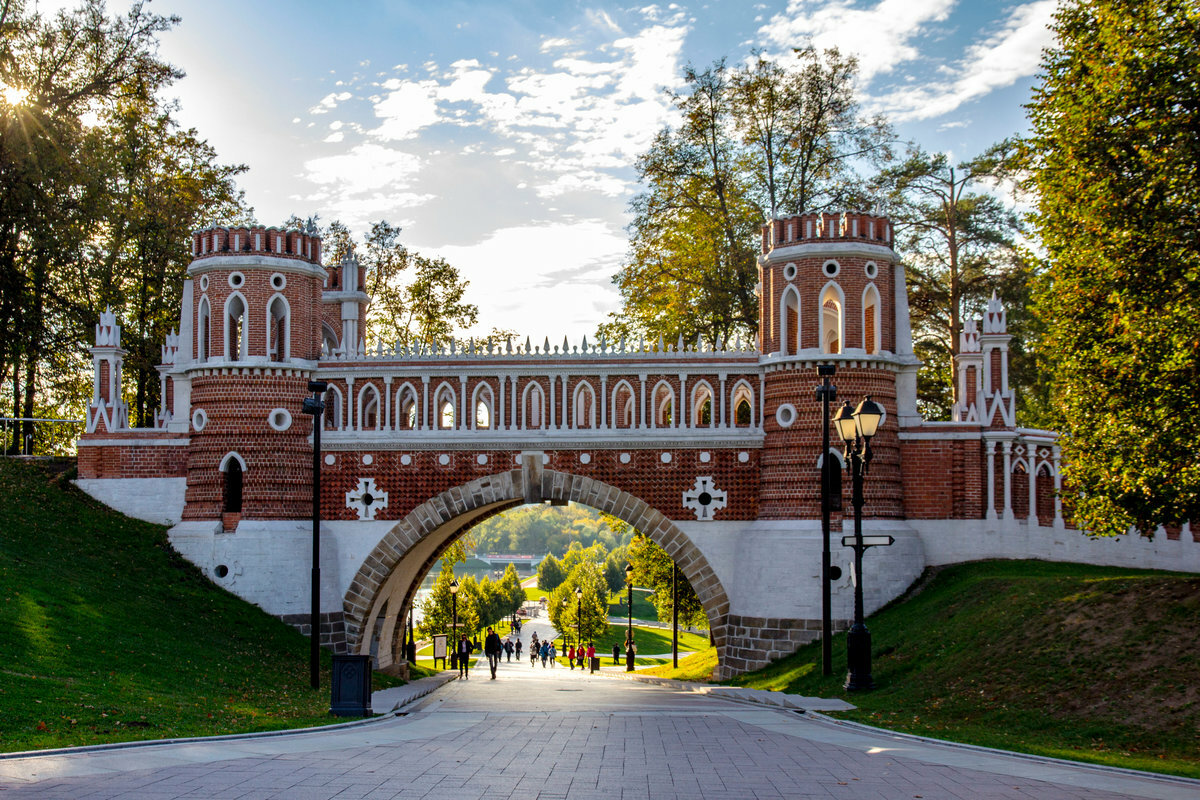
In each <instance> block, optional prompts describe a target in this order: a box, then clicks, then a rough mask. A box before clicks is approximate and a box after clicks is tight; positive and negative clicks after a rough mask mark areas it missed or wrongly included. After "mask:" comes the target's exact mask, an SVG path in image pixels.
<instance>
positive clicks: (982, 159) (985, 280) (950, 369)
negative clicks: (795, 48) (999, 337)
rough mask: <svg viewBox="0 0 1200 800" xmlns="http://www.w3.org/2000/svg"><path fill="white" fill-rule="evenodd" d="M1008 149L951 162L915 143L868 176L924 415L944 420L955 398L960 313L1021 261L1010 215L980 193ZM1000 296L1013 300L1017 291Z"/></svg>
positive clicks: (1006, 145)
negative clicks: (880, 206) (897, 266)
mask: <svg viewBox="0 0 1200 800" xmlns="http://www.w3.org/2000/svg"><path fill="white" fill-rule="evenodd" d="M1013 148H1014V145H1013V143H1011V142H1002V143H1001V144H999V145H996V146H994V147H993V148H991V149H989V150H988V152H986V153H984V154H983V155H981V156H979V157H977V158H974V159H969V160H967V161H963V162H961V163H959V164H957V165H955V164H953V163H952V162H951V161H950V158H949V157H948V156H947V155H945V154H944V153H934V154H929V153H926V152H924V151H922V150H920V149H919V148H917V149H913V150H912V151H910V152H909V154H908V157H907V158H906V159H905V160H904V161H903V162H902V163H900V164H897V165H895V166H893V167H890V168H888V169H886V170H884V171H883V172H882V173H880V175H879V176H878V177H877V178H876V181H875V184H876V187H877V191H879V192H880V193H881V194H882V195H883V196H884V198H885V208H886V212H887V214H888V215H889V216H890V217H891V219H892V222H893V224H894V225H895V231H896V244H897V249H898V250H899V251H900V253H901V256H902V257H903V258H904V262H905V266H906V268H907V272H906V277H907V278H908V281H909V309H910V313H911V319H912V330H913V340H914V341H913V349H914V351H915V352H916V354H917V355H918V356H919V357H920V358H921V360H922V361H923V363H924V368H923V370H922V375H921V378H922V380H921V382H920V393H919V395H918V400H919V402H920V404H921V410H922V412H923V413H924V414H925V415H926V417H927V418H929V419H942V420H946V419H949V418H950V411H951V408H952V406H953V405H954V403H955V402H956V401H958V400H959V399H960V398H958V397H957V391H958V386H957V384H956V382H955V380H954V362H953V359H954V356H956V355H958V350H959V334H960V333H961V332H962V326H963V319H964V318H968V317H974V316H977V315H979V314H982V312H983V309H984V307H985V306H986V303H987V299H988V297H990V296H991V294H992V292H993V291H994V290H996V289H997V288H998V286H999V285H1000V282H1001V279H1002V277H1003V276H1004V275H1006V274H1010V273H1013V272H1017V271H1020V267H1021V265H1022V264H1021V261H1020V259H1019V258H1018V251H1017V244H1016V240H1017V237H1018V236H1019V235H1020V234H1021V232H1022V229H1021V225H1020V222H1019V220H1018V218H1017V215H1016V213H1015V212H1014V211H1013V210H1012V209H1011V208H1009V207H1008V206H1006V205H1005V203H1003V202H1002V201H1001V200H1000V199H999V198H998V197H997V196H996V195H995V194H992V193H989V192H987V191H980V190H981V189H984V188H985V184H986V183H988V182H990V181H994V180H995V179H996V178H997V176H998V174H1000V173H1001V171H1002V170H1004V169H1005V168H1006V165H1007V163H1008V161H1009V160H1010V158H1011V150H1012V149H1013ZM1024 294H1025V293H1024V292H1022V295H1024ZM1008 299H1009V300H1010V305H1013V304H1012V303H1011V301H1013V300H1016V301H1020V300H1021V299H1022V297H1020V296H1019V297H1016V298H1008ZM1015 305H1016V308H1017V309H1019V308H1020V304H1019V302H1018V303H1017V304H1015ZM1018 313H1019V312H1018Z"/></svg>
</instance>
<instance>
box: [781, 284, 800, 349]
mask: <svg viewBox="0 0 1200 800" xmlns="http://www.w3.org/2000/svg"><path fill="white" fill-rule="evenodd" d="M779 319H780V320H781V321H782V323H783V330H781V331H780V332H779V350H780V352H782V353H783V354H784V355H785V356H794V355H796V354H797V353H799V352H800V295H799V294H798V293H797V292H796V289H795V287H792V286H789V287H787V288H786V289H784V290H783V297H782V298H780V302H779Z"/></svg>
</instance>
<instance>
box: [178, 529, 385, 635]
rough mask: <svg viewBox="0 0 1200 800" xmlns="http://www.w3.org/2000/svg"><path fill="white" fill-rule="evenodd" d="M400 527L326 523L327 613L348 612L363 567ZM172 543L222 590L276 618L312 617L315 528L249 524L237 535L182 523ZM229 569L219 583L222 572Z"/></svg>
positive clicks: (324, 582) (323, 542) (324, 570)
mask: <svg viewBox="0 0 1200 800" xmlns="http://www.w3.org/2000/svg"><path fill="white" fill-rule="evenodd" d="M395 524H396V523H395V522H323V523H321V610H322V611H324V612H335V611H341V610H342V598H343V597H345V595H346V590H347V589H349V588H350V582H351V581H352V580H353V579H354V576H355V575H356V574H358V568H359V567H360V566H362V562H363V561H364V560H365V559H366V557H367V556H368V555H369V554H370V552H371V551H372V550H373V549H374V548H375V545H376V544H378V543H379V540H380V539H382V538H383V536H384V534H386V533H387V532H388V531H389V530H390V529H391V528H392V527H393V526H394V525H395ZM168 536H169V537H170V540H171V544H172V545H173V546H174V547H175V549H176V550H178V551H179V552H180V554H181V555H183V557H184V558H186V559H188V560H189V561H191V562H192V563H193V564H195V565H197V566H198V567H200V569H201V570H202V571H203V572H204V574H205V575H207V576H208V577H209V578H210V579H211V580H212V581H213V582H214V583H216V584H217V585H218V586H223V587H225V588H226V589H228V590H229V591H231V592H233V593H234V594H236V595H238V596H239V597H241V598H242V599H244V600H247V601H249V602H251V603H254V604H255V605H257V606H259V607H260V608H262V609H263V610H264V611H266V612H268V613H270V614H279V615H282V614H307V613H308V612H309V611H310V610H311V607H310V604H311V581H312V523H311V522H309V521H306V520H288V521H272V520H243V521H242V522H241V523H240V524H239V525H238V527H237V530H236V531H234V532H231V533H226V532H222V531H221V524H220V523H219V522H212V521H208V522H197V521H192V520H189V521H187V522H181V523H180V524H178V525H176V526H175V527H174V528H172V529H171V530H170V531H169V532H168ZM219 565H224V566H226V567H227V568H228V569H229V572H228V574H227V575H226V576H225V577H224V578H218V577H217V574H216V568H217V567H218V566H219Z"/></svg>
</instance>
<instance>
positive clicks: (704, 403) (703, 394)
mask: <svg viewBox="0 0 1200 800" xmlns="http://www.w3.org/2000/svg"><path fill="white" fill-rule="evenodd" d="M716 396H717V395H716V393H715V392H714V391H713V388H712V386H711V385H710V384H709V382H708V381H706V380H704V379H700V380H699V381H697V382H696V385H695V386H693V387H692V401H691V403H690V407H691V412H692V413H691V414H690V415H689V417H688V424H689V425H691V427H693V428H711V427H713V426H714V425H715V424H716V415H715V414H714V413H713V409H714V405H713V399H714V398H715V397H716Z"/></svg>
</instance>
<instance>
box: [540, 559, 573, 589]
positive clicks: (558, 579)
mask: <svg viewBox="0 0 1200 800" xmlns="http://www.w3.org/2000/svg"><path fill="white" fill-rule="evenodd" d="M564 577H566V575H565V573H564V572H563V568H562V563H561V562H559V560H558V559H557V558H555V557H554V554H553V553H547V554H546V557H545V558H543V559H542V560H541V562H539V563H538V568H537V587H538V588H539V589H541V590H542V591H543V592H551V591H554V590H555V589H557V588H558V585H559V584H560V583H562V582H563V578H564Z"/></svg>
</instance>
